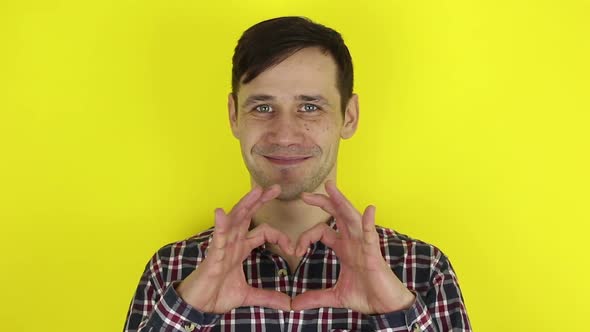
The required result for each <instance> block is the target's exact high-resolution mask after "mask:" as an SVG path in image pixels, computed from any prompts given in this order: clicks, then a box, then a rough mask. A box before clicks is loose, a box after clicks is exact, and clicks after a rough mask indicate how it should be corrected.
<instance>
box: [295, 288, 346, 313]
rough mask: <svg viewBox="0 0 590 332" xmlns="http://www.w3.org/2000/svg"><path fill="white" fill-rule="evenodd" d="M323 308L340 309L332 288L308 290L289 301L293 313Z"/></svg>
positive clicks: (340, 306)
mask: <svg viewBox="0 0 590 332" xmlns="http://www.w3.org/2000/svg"><path fill="white" fill-rule="evenodd" d="M323 307H330V308H342V304H341V303H340V301H338V298H337V297H336V295H335V293H334V291H333V289H332V288H328V289H317V290H308V291H306V292H305V293H303V294H300V295H297V296H296V297H295V298H294V299H293V300H292V301H291V309H292V310H295V311H299V310H305V309H314V308H323Z"/></svg>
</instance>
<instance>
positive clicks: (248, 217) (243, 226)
mask: <svg viewBox="0 0 590 332" xmlns="http://www.w3.org/2000/svg"><path fill="white" fill-rule="evenodd" d="M280 193H281V187H280V186H279V185H278V184H275V185H272V186H270V187H269V188H268V189H266V190H265V191H264V192H263V193H262V195H261V196H260V198H259V199H258V200H257V201H256V202H255V203H254V204H253V205H252V206H250V207H249V208H245V209H243V216H241V219H240V220H239V221H237V222H238V223H239V225H240V226H239V233H240V234H246V233H247V232H248V229H249V228H250V222H251V221H252V217H254V214H255V213H256V211H258V209H259V208H260V207H261V206H262V205H263V204H265V203H266V202H268V201H271V200H273V199H275V198H277V196H279V194H280Z"/></svg>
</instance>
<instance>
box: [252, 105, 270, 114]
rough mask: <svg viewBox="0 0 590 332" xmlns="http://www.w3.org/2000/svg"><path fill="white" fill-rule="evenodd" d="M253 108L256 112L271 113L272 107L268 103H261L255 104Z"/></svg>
mask: <svg viewBox="0 0 590 332" xmlns="http://www.w3.org/2000/svg"><path fill="white" fill-rule="evenodd" d="M254 110H256V112H258V113H271V112H272V107H270V105H267V104H263V105H258V106H256V107H255V108H254Z"/></svg>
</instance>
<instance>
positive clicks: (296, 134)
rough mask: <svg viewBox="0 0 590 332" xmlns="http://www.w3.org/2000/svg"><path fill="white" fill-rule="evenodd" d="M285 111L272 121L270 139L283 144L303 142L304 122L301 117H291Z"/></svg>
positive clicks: (268, 136) (289, 144)
mask: <svg viewBox="0 0 590 332" xmlns="http://www.w3.org/2000/svg"><path fill="white" fill-rule="evenodd" d="M285 113H286V112H285ZM285 113H283V114H279V115H277V116H276V117H275V118H274V119H272V121H270V122H271V123H269V126H270V127H269V128H268V129H269V130H268V135H267V139H268V141H269V142H270V143H273V144H278V145H281V146H291V145H295V144H301V143H302V142H303V124H302V123H301V121H300V119H297V118H296V117H290V116H289V114H285Z"/></svg>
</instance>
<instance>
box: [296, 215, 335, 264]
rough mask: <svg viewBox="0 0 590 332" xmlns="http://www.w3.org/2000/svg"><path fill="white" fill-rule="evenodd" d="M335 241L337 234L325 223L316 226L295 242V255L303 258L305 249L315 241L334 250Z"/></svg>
mask: <svg viewBox="0 0 590 332" xmlns="http://www.w3.org/2000/svg"><path fill="white" fill-rule="evenodd" d="M337 239H338V233H336V231H334V230H333V229H332V228H330V226H328V225H326V224H325V223H320V224H317V225H315V226H313V227H312V228H310V229H308V230H306V231H305V232H303V233H302V234H301V236H300V237H299V240H298V241H297V247H296V249H295V255H296V256H303V254H305V251H306V250H307V248H309V246H310V245H311V244H312V243H316V242H317V241H321V242H322V243H323V244H325V245H326V246H328V247H330V248H332V249H334V246H335V245H336V240H337Z"/></svg>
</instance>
